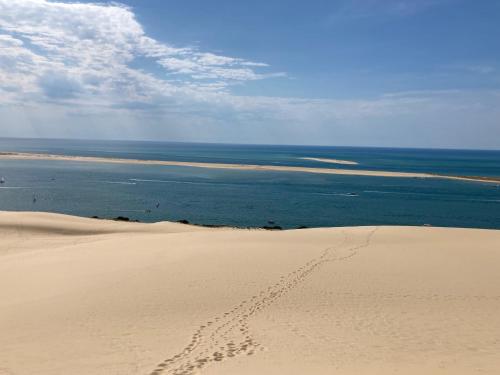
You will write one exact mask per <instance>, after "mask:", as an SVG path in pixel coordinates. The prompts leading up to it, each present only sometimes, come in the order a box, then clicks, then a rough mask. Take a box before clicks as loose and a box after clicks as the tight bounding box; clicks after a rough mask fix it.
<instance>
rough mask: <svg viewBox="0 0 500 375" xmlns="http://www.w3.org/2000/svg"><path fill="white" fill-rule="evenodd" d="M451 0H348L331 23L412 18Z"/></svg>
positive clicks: (341, 4)
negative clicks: (381, 18)
mask: <svg viewBox="0 0 500 375" xmlns="http://www.w3.org/2000/svg"><path fill="white" fill-rule="evenodd" d="M450 1H451V0H418V1H416V0H346V1H343V2H340V3H339V5H338V6H337V8H336V9H335V10H334V11H333V12H332V13H331V14H330V15H329V20H328V21H329V23H332V24H333V23H336V22H345V21H351V20H359V19H364V18H372V17H376V18H380V17H384V18H385V17H404V16H411V15H414V14H417V13H420V12H423V11H426V10H428V9H430V8H432V7H435V6H438V5H442V4H444V3H448V2H450Z"/></svg>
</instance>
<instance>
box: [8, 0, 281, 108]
mask: <svg viewBox="0 0 500 375" xmlns="http://www.w3.org/2000/svg"><path fill="white" fill-rule="evenodd" d="M0 51H1V53H0V77H1V90H2V91H3V95H2V96H3V100H6V99H10V100H14V99H15V94H14V92H16V91H17V93H18V94H19V95H18V96H19V97H22V99H23V100H24V99H25V98H26V96H27V95H29V96H30V97H31V99H35V97H36V95H40V96H43V97H45V98H46V99H49V100H52V99H60V100H62V99H75V98H77V97H80V99H85V97H87V98H88V99H90V98H96V96H100V97H102V98H104V99H106V101H107V102H108V103H112V102H113V100H115V99H116V98H120V99H121V100H126V99H128V100H130V101H148V100H150V99H151V98H152V97H154V96H158V95H164V96H171V95H174V94H175V93H176V92H177V91H178V90H182V89H193V88H196V89H197V90H203V89H207V90H210V91H213V90H215V89H218V90H223V89H224V88H226V87H228V86H230V85H231V84H234V83H237V82H244V81H248V80H258V79H264V78H267V77H270V76H276V75H277V74H276V73H274V74H264V73H259V72H257V70H256V69H261V68H266V67H267V65H266V64H264V63H256V62H252V61H246V60H244V59H240V58H234V57H228V56H220V55H216V54H213V53H209V52H201V51H198V50H196V49H193V48H188V47H184V48H179V47H173V46H170V45H168V44H165V43H161V42H159V41H157V40H154V39H152V38H150V37H148V36H147V35H146V34H145V32H144V30H143V28H142V26H141V25H140V24H139V23H138V22H137V20H136V19H135V16H134V13H133V12H132V10H131V9H129V8H127V7H125V6H123V5H119V4H116V3H112V4H110V5H105V4H89V3H85V4H84V3H63V2H55V1H54V2H50V1H47V0H16V1H11V0H0ZM138 58H142V59H150V60H151V61H153V62H155V63H157V64H158V65H159V66H161V67H162V68H163V70H164V74H165V76H167V75H168V76H169V77H172V76H175V77H176V79H172V78H171V79H166V78H158V77H155V76H154V75H152V74H151V73H148V72H145V71H143V70H141V69H138V68H132V65H133V63H134V62H135V60H136V59H138Z"/></svg>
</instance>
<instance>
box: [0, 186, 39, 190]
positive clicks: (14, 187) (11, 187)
mask: <svg viewBox="0 0 500 375" xmlns="http://www.w3.org/2000/svg"><path fill="white" fill-rule="evenodd" d="M0 189H6V190H7V189H12V190H18V189H32V188H31V187H29V186H0Z"/></svg>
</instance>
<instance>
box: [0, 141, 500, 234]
mask: <svg viewBox="0 0 500 375" xmlns="http://www.w3.org/2000/svg"><path fill="white" fill-rule="evenodd" d="M0 151H17V152H38V153H50V154H60V155H72V156H98V157H116V158H133V159H152V160H176V161H193V162H209V163H241V164H261V165H291V166H308V167H317V168H347V169H363V170H367V169H368V170H384V171H402V172H427V173H439V174H448V175H464V176H500V151H472V150H434V149H433V150H425V149H389V148H360V147H313V146H267V145H266V146H263V145H223V144H196V143H171V142H130V141H88V140H85V141H83V140H48V139H5V138H4V139H2V138H0ZM303 157H313V158H331V159H341V160H350V161H355V162H357V163H359V164H358V165H337V164H328V163H322V162H316V161H309V160H304V159H301V158H303ZM0 177H3V178H4V179H5V183H4V184H1V185H0V210H16V211H50V212H59V213H65V214H71V215H78V216H86V217H92V216H98V217H101V218H114V217H117V216H125V217H128V218H130V219H132V220H140V221H143V222H156V221H164V220H170V221H176V220H188V221H189V222H192V223H198V224H207V225H229V226H238V227H263V226H280V227H282V228H297V227H301V226H306V227H329V226H358V225H432V226H444V227H471V228H491V229H500V183H499V184H495V183H482V182H469V181H455V180H442V179H415V178H394V177H366V176H343V175H326V174H325V175H323V174H310V173H296V172H275V171H239V170H221V169H206V168H194V167H177V166H175V167H174V166H147V165H146V166H145V165H133V164H131V165H127V164H106V163H87V162H73V161H71V162H68V161H45V160H33V161H31V160H9V161H7V160H0Z"/></svg>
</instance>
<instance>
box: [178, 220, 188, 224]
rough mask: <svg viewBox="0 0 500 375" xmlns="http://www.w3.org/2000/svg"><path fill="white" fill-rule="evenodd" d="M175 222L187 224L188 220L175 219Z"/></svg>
mask: <svg viewBox="0 0 500 375" xmlns="http://www.w3.org/2000/svg"><path fill="white" fill-rule="evenodd" d="M177 222H178V223H181V224H189V221H187V220H186V219H182V220H177Z"/></svg>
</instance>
